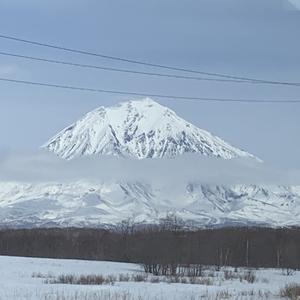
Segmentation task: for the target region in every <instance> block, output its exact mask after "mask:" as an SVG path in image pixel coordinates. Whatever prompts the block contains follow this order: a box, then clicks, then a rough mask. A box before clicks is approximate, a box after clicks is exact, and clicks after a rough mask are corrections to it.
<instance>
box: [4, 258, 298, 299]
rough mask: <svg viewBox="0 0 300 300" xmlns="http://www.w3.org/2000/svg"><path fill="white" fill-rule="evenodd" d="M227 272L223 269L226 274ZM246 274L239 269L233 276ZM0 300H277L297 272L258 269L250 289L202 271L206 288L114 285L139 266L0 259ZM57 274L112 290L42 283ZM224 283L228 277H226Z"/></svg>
mask: <svg viewBox="0 0 300 300" xmlns="http://www.w3.org/2000/svg"><path fill="white" fill-rule="evenodd" d="M228 270H229V269H227V271H228ZM231 271H232V274H238V273H243V272H246V271H247V270H243V269H239V270H238V273H235V272H234V270H233V269H231ZM0 272H1V276H0V299H1V300H31V299H34V300H52V299H53V300H54V299H55V300H71V299H76V300H80V299H83V300H96V299H98V300H163V299H176V300H185V299H186V300H197V299H280V297H279V291H280V289H281V288H282V287H284V286H285V284H287V283H293V282H300V272H294V273H293V274H292V275H290V276H287V275H285V274H284V272H283V271H282V270H274V269H269V270H266V269H260V270H253V272H254V273H255V277H256V278H255V281H254V283H249V282H247V281H245V280H242V281H241V280H240V279H238V278H236V279H232V278H224V277H225V276H224V275H225V272H226V271H225V270H221V271H220V272H216V271H213V268H211V269H210V270H206V271H205V272H204V273H205V275H204V276H205V277H206V278H210V281H211V282H210V285H205V284H187V283H185V284H184V283H168V282H160V283H152V282H150V279H149V281H148V282H135V281H129V282H119V281H118V278H119V275H120V274H130V275H132V274H142V273H143V270H142V268H141V267H140V266H139V265H135V264H127V263H115V262H96V261H81V260H59V259H42V258H23V257H5V256H0ZM62 274H74V275H77V276H79V275H82V274H85V275H89V274H99V275H100V274H101V275H104V276H108V275H113V276H114V277H115V278H117V281H116V282H115V283H114V284H112V285H111V284H103V285H70V284H49V283H45V281H46V280H47V278H48V279H51V278H56V277H57V276H59V275H62ZM228 277H230V276H228Z"/></svg>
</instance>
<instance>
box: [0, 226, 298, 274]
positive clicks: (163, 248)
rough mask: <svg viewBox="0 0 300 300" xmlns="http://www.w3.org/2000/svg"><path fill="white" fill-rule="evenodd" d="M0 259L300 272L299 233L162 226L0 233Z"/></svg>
mask: <svg viewBox="0 0 300 300" xmlns="http://www.w3.org/2000/svg"><path fill="white" fill-rule="evenodd" d="M0 255H15V256H31V257H48V258H74V259H89V260H111V261H120V262H134V263H140V264H142V265H143V266H144V268H145V271H146V272H149V273H153V274H155V275H174V274H176V273H178V272H179V273H185V275H187V276H188V273H190V274H191V275H192V274H194V275H195V276H201V272H202V266H203V265H215V266H216V268H220V267H222V266H235V267H240V266H246V267H276V268H290V269H300V228H278V229H274V228H259V227H257V228H255V227H251V228H247V227H240V228H238V227H232V228H219V229H198V230H193V231H191V230H188V229H187V227H186V226H185V225H184V224H183V223H182V222H181V221H180V222H179V221H178V220H171V221H170V220H168V221H167V222H164V223H161V224H159V225H153V226H137V225H135V224H134V223H132V222H129V221H127V222H123V223H122V224H120V225H119V226H117V227H116V228H114V229H92V228H85V229H83V228H82V229H79V228H48V229H46V228H36V229H2V230H0Z"/></svg>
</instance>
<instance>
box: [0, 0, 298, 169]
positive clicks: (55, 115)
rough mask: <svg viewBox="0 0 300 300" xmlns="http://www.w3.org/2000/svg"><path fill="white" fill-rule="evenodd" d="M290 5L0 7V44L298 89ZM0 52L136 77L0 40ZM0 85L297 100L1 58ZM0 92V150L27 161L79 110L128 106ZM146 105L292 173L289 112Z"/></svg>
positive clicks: (95, 97) (204, 2) (294, 131)
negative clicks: (115, 58)
mask: <svg viewBox="0 0 300 300" xmlns="http://www.w3.org/2000/svg"><path fill="white" fill-rule="evenodd" d="M292 2H293V4H294V5H292V4H291V3H292ZM299 2H300V1H298V0H291V1H290V2H288V1H287V0H270V1H268V0H226V1H225V0H201V1H199V0H193V1H192V0H186V1H174V0H164V1H161V0H157V1H156V0H155V1H154V0H152V1H140V0H127V1H104V0H103V1H102V0H88V1H83V0H81V1H80V0H64V1H61V0H51V1H48V0H44V1H40V0H27V1H23V0H19V1H17V0H3V1H1V2H0V28H1V30H0V33H1V34H7V35H15V36H18V37H22V38H26V39H32V40H37V41H44V42H48V43H53V44H58V45H62V46H66V47H72V48H79V49H85V50H90V51H93V52H101V53H104V54H107V55H114V56H122V57H127V58H131V59H137V60H145V61H149V62H154V63H159V64H167V65H176V66H181V67H186V68H193V69H198V70H203V71H207V72H219V73H228V74H234V75H240V76H251V77H257V78H263V79H269V80H285V81H295V82H300V38H299V37H300V11H299V10H297V9H296V7H297V5H298V7H299V8H300V5H299ZM0 51H9V52H14V53H19V54H25V55H33V56H40V57H47V58H53V59H64V60H71V61H76V62H79V63H87V64H98V65H102V66H113V67H124V68H129V67H131V68H137V66H131V65H129V64H124V63H122V64H121V63H116V62H113V61H107V60H104V59H100V58H93V57H88V56H82V55H75V54H70V53H63V52H60V51H55V50H50V49H44V48H39V47H33V46H29V45H23V44H20V43H16V42H12V41H5V40H1V39H0ZM139 70H146V69H145V68H141V67H139ZM147 70H148V69H147ZM149 70H151V71H154V70H155V69H149ZM155 71H157V70H155ZM0 77H5V78H15V79H21V80H32V81H47V82H51V83H57V84H70V85H80V86H88V87H95V88H103V89H116V90H127V91H136V92H149V93H162V94H175V95H187V96H199V97H224V98H226V97H230V98H256V99H274V100H282V99H283V100H285V99H299V100H300V88H296V87H278V86H258V85H241V84H239V85H234V84H224V83H222V84H220V83H211V82H210V83H208V82H197V81H196V82H194V81H184V80H176V79H162V78H151V77H150V78H149V77H146V76H140V75H139V76H138V75H130V74H118V73H113V72H107V71H100V70H82V69H76V68H72V67H68V66H56V65H49V64H43V63H35V62H26V61H23V60H20V59H16V58H7V57H3V56H1V55H0ZM0 89H1V94H0V95H1V96H0V150H1V149H2V150H3V149H14V150H18V151H22V150H24V151H25V150H35V149H37V148H38V147H39V146H40V145H41V144H43V143H44V142H45V141H46V140H48V139H49V138H50V137H51V136H52V135H53V134H55V133H56V132H57V131H59V130H60V129H62V128H63V127H65V126H67V125H68V124H70V123H71V122H73V121H75V120H76V119H77V118H79V117H80V116H82V115H83V114H84V113H86V112H88V111H89V110H92V109H94V108H96V107H97V106H101V105H105V106H109V105H111V104H116V103H118V102H120V101H123V100H126V99H129V97H125V96H116V95H107V94H91V93H84V92H75V91H64V90H53V89H49V88H48V89H47V88H41V87H28V86H17V85H12V84H8V83H3V82H0ZM156 100H158V101H159V102H160V103H161V104H163V105H167V106H169V107H170V108H172V109H173V110H175V111H176V112H177V114H178V115H180V116H181V117H183V118H185V119H186V120H188V121H190V122H192V123H194V124H195V125H197V126H199V127H200V128H203V129H206V130H209V131H211V132H212V133H214V134H216V135H218V136H220V137H222V138H223V139H224V140H226V141H228V142H230V143H232V144H233V145H235V146H238V147H240V148H242V149H245V150H247V151H249V152H251V153H253V154H255V155H256V156H258V157H260V158H261V159H263V160H264V161H266V162H268V163H270V164H273V165H280V166H284V167H295V168H299V167H300V156H299V148H300V138H299V132H300V120H299V113H300V104H298V105H295V104H293V105H291V104H286V105H282V104H276V105H270V104H232V103H226V104H225V103H223V104H221V103H199V102H196V101H195V102H183V101H172V100H161V99H156Z"/></svg>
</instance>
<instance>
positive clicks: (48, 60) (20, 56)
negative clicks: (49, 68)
mask: <svg viewBox="0 0 300 300" xmlns="http://www.w3.org/2000/svg"><path fill="white" fill-rule="evenodd" d="M0 55H5V56H11V57H17V58H22V59H28V60H34V61H39V62H47V63H54V64H62V65H68V66H73V67H81V68H90V69H100V70H106V71H114V72H124V73H133V74H140V75H149V76H159V77H168V78H176V79H190V80H200V81H218V82H236V83H256V82H252V81H245V80H235V79H220V78H207V77H193V76H184V75H175V74H174V75H173V74H163V73H152V72H143V71H136V70H129V69H119V68H111V67H103V66H97V65H89V64H80V63H75V62H70V61H63V60H56V59H48V58H41V57H35V56H28V55H23V54H16V53H9V52H3V51H0Z"/></svg>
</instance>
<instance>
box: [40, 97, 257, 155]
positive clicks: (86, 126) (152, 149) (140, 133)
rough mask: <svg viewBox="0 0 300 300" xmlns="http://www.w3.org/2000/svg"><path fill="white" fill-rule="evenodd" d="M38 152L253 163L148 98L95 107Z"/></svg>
mask: <svg viewBox="0 0 300 300" xmlns="http://www.w3.org/2000/svg"><path fill="white" fill-rule="evenodd" d="M43 147H44V148H46V149H48V150H50V151H52V152H54V153H56V154H57V155H58V156H60V157H62V158H66V159H71V158H74V157H78V156H82V155H95V154H96V155H114V156H122V157H131V158H137V159H143V158H162V157H174V156H176V155H180V154H183V153H200V154H203V155H205V156H217V157H220V158H224V159H231V158H235V157H253V156H252V155H251V154H249V153H247V152H245V151H242V150H239V149H237V148H235V147H233V146H231V145H229V144H228V143H226V142H224V141H223V140H222V139H220V138H218V137H216V136H214V135H212V134H211V133H209V132H207V131H205V130H202V129H199V128H197V127H196V126H194V125H192V124H190V123H188V122H186V121H185V120H183V119H182V118H180V117H179V116H177V115H176V113H175V112H174V111H172V110H170V109H169V108H167V107H164V106H162V105H160V104H158V103H157V102H155V101H153V100H151V99H149V98H146V99H143V100H137V101H129V102H124V103H121V104H120V105H119V106H114V107H109V108H105V107H99V108H98V109H95V110H93V111H92V112H89V113H88V114H86V115H85V116H84V117H83V118H82V119H80V120H79V121H77V122H75V123H74V124H72V125H70V126H69V127H67V128H65V129H64V130H62V131H61V132H59V133H58V134H57V135H56V136H54V137H53V138H51V139H50V140H49V141H48V142H47V143H46V144H45V145H44V146H43Z"/></svg>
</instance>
